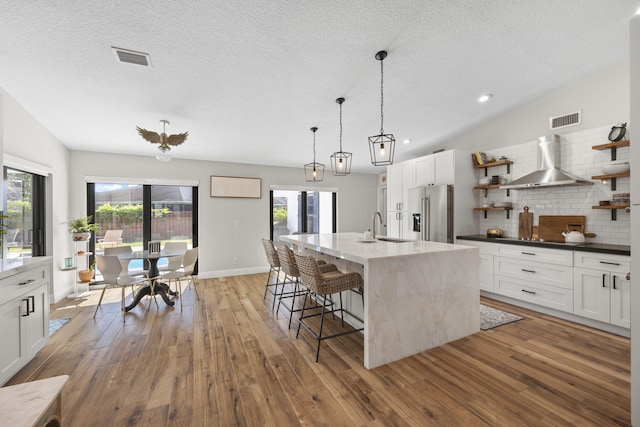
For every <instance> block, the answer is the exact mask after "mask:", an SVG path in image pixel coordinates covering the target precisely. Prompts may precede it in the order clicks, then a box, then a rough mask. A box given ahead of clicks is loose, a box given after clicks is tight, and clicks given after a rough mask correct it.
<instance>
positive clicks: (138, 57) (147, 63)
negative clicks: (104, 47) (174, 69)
mask: <svg viewBox="0 0 640 427" xmlns="http://www.w3.org/2000/svg"><path fill="white" fill-rule="evenodd" d="M111 49H113V52H114V53H115V54H116V58H118V61H120V62H126V63H127V64H136V65H142V66H144V67H151V58H150V57H149V54H148V53H142V52H136V51H134V50H128V49H121V48H119V47H115V46H111Z"/></svg>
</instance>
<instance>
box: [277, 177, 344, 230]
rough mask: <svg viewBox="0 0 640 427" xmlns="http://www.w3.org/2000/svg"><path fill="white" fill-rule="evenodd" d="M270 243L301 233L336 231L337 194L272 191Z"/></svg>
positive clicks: (327, 192) (328, 192)
mask: <svg viewBox="0 0 640 427" xmlns="http://www.w3.org/2000/svg"><path fill="white" fill-rule="evenodd" d="M270 197H271V240H273V241H274V242H278V241H279V237H280V236H285V235H287V234H299V233H335V232H336V193H334V192H330V191H299V190H271V191H270Z"/></svg>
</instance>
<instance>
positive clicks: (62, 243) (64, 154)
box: [0, 89, 74, 301]
mask: <svg viewBox="0 0 640 427" xmlns="http://www.w3.org/2000/svg"><path fill="white" fill-rule="evenodd" d="M0 99H2V102H3V106H2V116H1V118H0V122H2V126H0V127H1V128H2V130H3V145H4V153H6V154H11V155H13V156H15V157H18V158H20V159H24V160H28V161H30V162H33V163H37V164H39V165H42V166H45V167H47V168H49V169H51V170H52V171H53V173H52V174H51V175H50V176H49V177H48V179H47V214H46V216H47V221H46V231H45V233H46V242H47V254H48V255H50V256H52V257H53V284H52V288H51V295H52V299H53V300H55V301H57V300H59V299H60V298H62V297H64V296H65V295H66V294H68V293H70V291H69V292H66V291H65V288H67V287H68V286H71V284H72V283H74V281H73V278H72V277H70V275H69V273H64V272H61V271H59V268H58V267H59V266H61V265H63V264H64V258H65V257H67V256H69V254H70V253H71V251H72V247H71V239H70V238H69V234H68V233H67V226H66V221H67V220H68V209H69V199H68V175H67V172H68V170H69V150H68V149H67V148H66V147H65V146H64V145H62V144H61V143H60V141H58V140H57V139H56V138H55V137H54V136H53V135H52V134H51V133H49V131H47V130H46V129H45V128H44V127H43V126H42V125H41V124H40V123H38V122H37V121H36V120H35V119H34V118H33V117H32V116H31V114H29V112H28V111H26V110H25V109H24V108H22V106H20V105H19V104H18V103H17V102H16V101H15V100H14V99H13V98H12V97H11V96H10V95H9V94H7V93H6V92H4V91H3V90H2V89H0Z"/></svg>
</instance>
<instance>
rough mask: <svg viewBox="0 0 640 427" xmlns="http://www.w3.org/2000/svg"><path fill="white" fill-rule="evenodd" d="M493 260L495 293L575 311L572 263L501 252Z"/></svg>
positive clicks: (569, 311)
mask: <svg viewBox="0 0 640 427" xmlns="http://www.w3.org/2000/svg"><path fill="white" fill-rule="evenodd" d="M534 252H536V251H535V250H532V251H531V253H534ZM536 255H539V253H537V252H536ZM538 258H540V257H538ZM493 264H494V265H493V271H494V292H495V293H497V294H501V295H505V296H508V297H512V298H517V299H519V300H523V301H527V302H531V303H534V304H538V305H542V306H545V307H550V308H553V309H556V310H561V311H566V312H568V313H572V312H573V268H572V267H571V266H567V265H558V264H550V263H547V262H538V261H531V260H522V259H519V258H506V257H501V256H496V257H495V258H494V263H493Z"/></svg>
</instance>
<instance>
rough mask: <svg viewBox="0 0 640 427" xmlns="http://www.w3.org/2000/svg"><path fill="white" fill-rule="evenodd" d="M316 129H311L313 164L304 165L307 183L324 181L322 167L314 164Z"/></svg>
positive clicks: (320, 164)
mask: <svg viewBox="0 0 640 427" xmlns="http://www.w3.org/2000/svg"><path fill="white" fill-rule="evenodd" d="M317 130H318V128H317V127H315V126H314V127H312V128H311V132H313V162H312V163H307V164H306V165H304V176H305V178H306V180H307V182H320V181H322V180H323V179H324V165H323V164H322V163H318V162H316V131H317Z"/></svg>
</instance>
